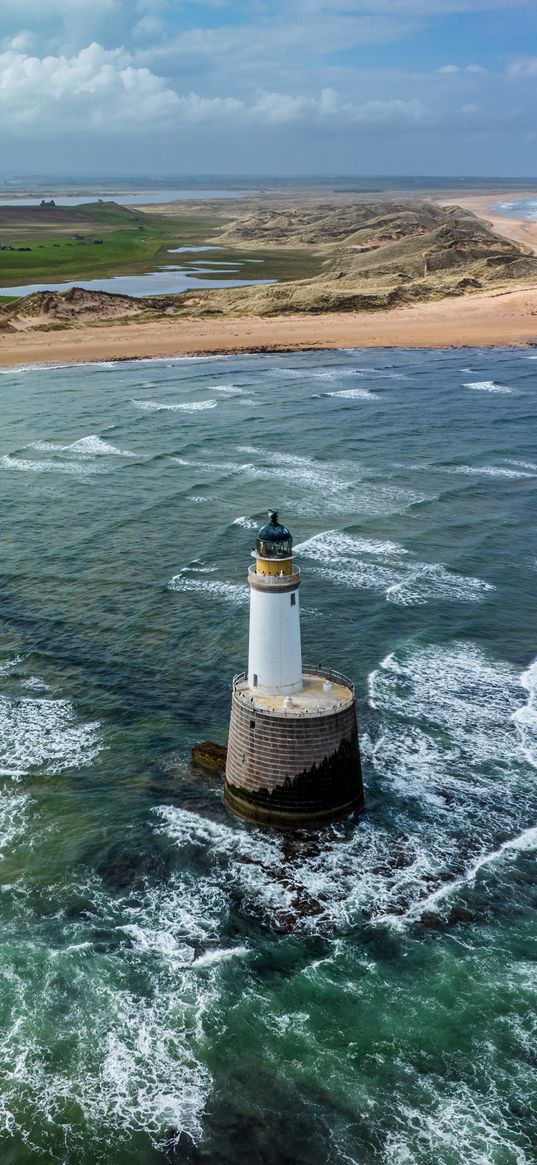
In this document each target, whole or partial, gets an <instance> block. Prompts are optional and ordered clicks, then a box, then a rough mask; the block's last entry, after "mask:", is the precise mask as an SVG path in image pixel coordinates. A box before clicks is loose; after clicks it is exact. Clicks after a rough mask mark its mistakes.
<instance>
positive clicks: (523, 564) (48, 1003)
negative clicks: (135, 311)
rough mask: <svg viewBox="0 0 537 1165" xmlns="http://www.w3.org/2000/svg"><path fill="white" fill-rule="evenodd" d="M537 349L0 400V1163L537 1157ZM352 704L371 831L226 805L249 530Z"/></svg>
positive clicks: (116, 367) (95, 369)
mask: <svg viewBox="0 0 537 1165" xmlns="http://www.w3.org/2000/svg"><path fill="white" fill-rule="evenodd" d="M536 367H537V366H536V364H535V358H534V357H533V355H532V353H531V351H504V352H501V351H500V352H490V351H470V350H465V351H463V352H422V353H410V352H404V351H401V352H397V351H395V352H394V351H376V352H360V351H335V352H325V353H322V354H319V353H315V354H295V355H279V356H273V355H261V356H241V357H228V358H219V357H215V358H207V359H198V360H194V359H182V360H176V361H172V360H162V361H140V362H138V363H131V364H128V363H127V364H113V363H111V364H100V365H97V364H96V365H93V366H90V365H87V366H80V367H77V368H53V369H41V370H40V369H35V368H33V369H32V368H21V369H19V370H7V371H4V373H3V374H2V375H0V394H1V404H2V417H3V425H2V430H1V435H0V490H1V492H2V499H1V512H2V515H3V521H2V555H1V560H0V563H1V565H0V571H1V587H0V738H1V741H2V749H1V774H2V776H1V788H0V857H1V861H0V886H1V891H2V893H1V895H0V911H1V914H2V944H1V947H0V977H1V983H2V990H1V993H0V1035H1V1039H0V1142H1V1146H2V1148H1V1160H2V1162H7V1163H9V1165H26V1163H28V1162H35V1161H43V1162H62V1163H63V1165H71V1163H72V1165H74V1163H75V1162H76V1163H78V1162H80V1161H83V1162H84V1165H94V1163H95V1165H96V1163H103V1165H104V1163H106V1165H111V1163H112V1162H113V1163H114V1165H134V1163H137V1165H139V1163H141V1165H158V1162H172V1163H175V1162H187V1163H194V1165H197V1163H201V1162H210V1163H211V1165H214V1163H216V1162H218V1163H226V1165H228V1163H229V1165H232V1163H235V1162H237V1161H239V1160H240V1161H243V1160H244V1161H247V1162H249V1163H263V1165H265V1163H268V1165H281V1163H284V1162H287V1163H288V1162H293V1163H295V1162H299V1163H304V1165H306V1163H307V1165H325V1163H326V1162H330V1163H332V1162H333V1163H335V1165H339V1163H341V1165H343V1163H348V1162H351V1163H356V1165H377V1163H380V1165H433V1163H434V1165H489V1163H491V1165H529V1163H530V1162H533V1161H534V1160H535V1156H536V1150H537V1131H536V1121H535V1118H536V1095H535V1061H536V1053H535V995H536V979H535V957H536V953H537V943H536V937H535V924H534V918H533V915H532V911H533V908H534V906H535V897H536V891H535V877H534V857H535V843H536V838H537V832H536V828H535V827H536V816H537V788H536V776H537V774H536V765H537V711H536V694H535V693H536V690H537V666H536V665H535V664H533V663H532V661H533V659H534V657H535V654H536V645H537V607H536V604H535V585H536V581H537V544H536V533H535V512H536V486H537V451H536V449H535V422H536V416H537V396H536V383H535V371H536ZM269 506H275V507H278V508H279V510H280V511H281V514H282V518H284V520H285V521H286V522H287V523H288V524H289V525H290V527H291V529H292V531H293V534H294V536H295V539H296V542H297V543H298V554H299V559H298V560H299V563H300V566H301V569H302V572H303V584H302V605H303V616H302V619H303V639H304V657H305V659H306V660H307V661H310V662H312V663H322V664H323V665H331V666H334V667H337V668H340V669H341V670H342V671H344V672H346V673H347V674H349V675H350V676H351V677H352V678H353V679H354V680H355V681H356V684H357V689H358V694H359V700H360V724H361V747H362V753H363V759H364V771H365V779H366V787H367V806H368V809H367V813H366V814H365V815H364V816H363V817H361V818H356V819H355V818H350V819H349V820H348V821H345V822H343V823H338V824H337V825H335V826H333V827H330V828H327V829H326V830H324V831H323V832H322V833H320V834H317V833H314V834H308V833H307V832H302V833H300V834H297V835H292V834H286V835H279V834H277V833H272V832H270V831H267V832H263V831H261V830H259V829H257V828H255V827H252V826H248V825H245V824H243V823H240V822H238V821H236V820H234V819H233V818H231V817H229V816H228V815H227V813H226V812H225V810H224V808H223V805H222V790H221V786H220V782H219V781H218V780H214V779H210V778H204V777H202V776H200V775H198V774H195V773H193V772H192V770H191V768H190V764H189V755H190V748H191V746H192V744H193V743H194V742H196V741H199V740H201V739H204V738H212V739H216V740H221V741H224V740H225V736H226V726H227V717H228V708H229V699H230V681H231V677H232V676H233V674H234V672H236V671H239V670H241V669H242V668H243V667H244V665H245V662H246V647H247V618H248V605H247V604H248V595H247V587H246V584H245V579H246V571H247V567H248V563H249V561H250V559H249V550H250V545H251V541H252V537H253V531H254V529H255V527H256V525H257V524H258V523H259V522H260V521H261V520H262V518H263V517H264V514H265V512H266V510H267V508H268V507H269Z"/></svg>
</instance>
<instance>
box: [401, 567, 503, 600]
mask: <svg viewBox="0 0 537 1165" xmlns="http://www.w3.org/2000/svg"><path fill="white" fill-rule="evenodd" d="M493 590H494V587H493V586H492V584H491V583H487V582H485V581H484V579H481V578H472V577H471V576H469V575H463V574H459V575H457V574H453V572H452V571H449V570H446V567H445V566H443V565H442V564H441V563H419V565H418V566H417V567H416V569H415V571H413V572H412V573H411V574H410V575H409V576H408V577H407V578H404V579H402V580H401V581H400V582H396V583H392V584H391V585H390V586H389V587H388V589H387V591H386V598H387V599H388V601H389V602H390V603H398V604H400V605H401V606H404V607H410V606H418V605H420V604H422V603H430V602H441V601H443V600H445V601H447V602H452V603H453V602H479V601H480V600H481V599H483V598H484V597H485V595H486V594H488V593H489V592H490V591H493Z"/></svg>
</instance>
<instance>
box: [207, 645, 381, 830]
mask: <svg viewBox="0 0 537 1165" xmlns="http://www.w3.org/2000/svg"><path fill="white" fill-rule="evenodd" d="M225 800H226V804H227V805H228V806H229V807H230V808H231V809H233V811H234V812H235V813H238V814H239V815H240V816H241V817H245V818H248V819H250V820H253V821H258V822H262V823H265V824H270V825H278V826H282V825H283V826H292V825H306V824H310V823H314V822H319V821H326V820H329V819H330V818H333V817H336V816H340V815H341V814H343V813H346V812H348V811H349V810H351V809H360V808H362V807H363V787H362V776H361V768H360V756H359V750H358V733H357V725H356V702H355V694H354V685H353V684H352V683H351V681H350V680H347V679H346V677H345V676H342V675H340V674H339V673H336V672H331V671H328V670H324V669H323V670H321V669H319V670H317V669H313V668H308V669H307V670H306V671H305V672H304V675H303V688H302V690H301V691H300V692H296V693H294V694H293V695H292V696H291V697H289V696H274V695H270V696H267V695H260V694H259V693H257V692H256V691H255V689H252V688H249V687H248V679H247V677H246V675H239V676H236V677H235V679H234V682H233V698H232V706H231V722H230V730H229V742H228V752H227V766H226V780H225Z"/></svg>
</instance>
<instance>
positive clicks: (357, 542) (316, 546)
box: [294, 530, 408, 566]
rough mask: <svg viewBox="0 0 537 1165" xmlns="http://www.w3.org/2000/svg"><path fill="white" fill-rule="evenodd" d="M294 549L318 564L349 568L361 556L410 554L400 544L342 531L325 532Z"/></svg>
mask: <svg viewBox="0 0 537 1165" xmlns="http://www.w3.org/2000/svg"><path fill="white" fill-rule="evenodd" d="M294 549H295V553H296V554H304V555H305V556H306V558H312V559H314V560H315V561H317V562H324V563H331V562H333V563H335V564H336V565H343V566H347V565H348V563H349V559H353V558H357V557H358V555H360V554H372V555H375V556H378V555H380V556H381V557H383V558H386V557H388V558H393V557H395V558H399V557H400V556H401V555H403V554H408V550H406V549H405V547H404V546H400V545H399V543H398V542H390V541H388V540H381V539H378V538H362V537H360V536H359V535H355V534H344V533H342V532H341V531H340V530H323V531H322V533H320V534H314V535H313V537H312V538H307V539H306V541H305V542H299V543H298V545H296V546H295V548H294Z"/></svg>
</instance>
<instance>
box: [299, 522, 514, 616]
mask: <svg viewBox="0 0 537 1165" xmlns="http://www.w3.org/2000/svg"><path fill="white" fill-rule="evenodd" d="M295 550H296V551H297V552H298V553H301V554H303V555H304V556H305V557H306V558H310V559H312V560H313V561H314V562H319V563H321V566H320V567H318V568H316V569H317V573H319V574H320V575H321V576H322V577H323V578H326V579H329V580H331V581H333V582H337V583H340V584H341V585H343V586H347V587H351V588H357V589H363V590H371V591H376V592H380V593H381V594H384V595H385V597H386V599H387V600H388V602H390V603H397V604H399V605H400V606H417V605H421V604H423V603H429V602H439V601H442V600H446V601H450V602H455V601H460V602H468V601H470V602H475V601H477V600H479V599H482V598H483V597H484V596H485V595H486V594H487V593H488V592H490V591H492V590H493V589H494V588H493V587H492V585H491V584H490V583H487V582H485V581H484V580H483V579H480V578H472V577H470V576H467V575H459V574H455V573H453V572H452V571H449V570H448V569H447V568H446V567H445V566H443V565H442V563H427V562H416V561H415V560H413V558H412V557H411V556H410V554H409V552H408V551H407V550H406V549H405V547H403V546H400V545H399V544H398V543H396V542H389V541H385V542H382V541H379V540H376V539H368V538H360V537H355V536H353V535H350V534H345V533H342V532H341V531H338V530H325V531H323V533H321V534H317V535H314V537H313V538H309V539H308V540H307V541H306V542H302V543H299V545H298V546H296V547H295Z"/></svg>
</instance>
